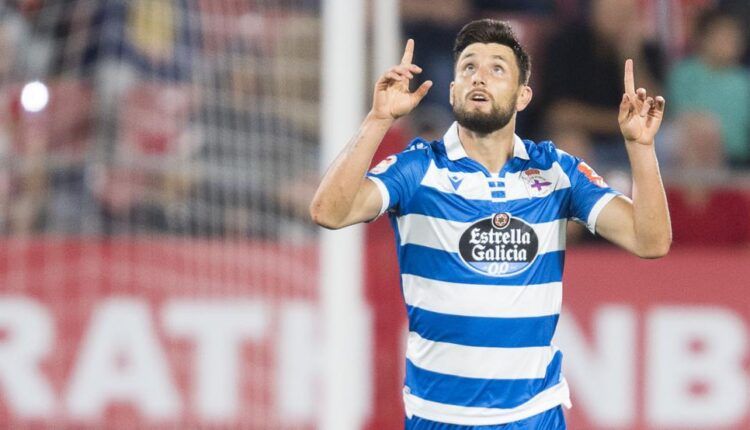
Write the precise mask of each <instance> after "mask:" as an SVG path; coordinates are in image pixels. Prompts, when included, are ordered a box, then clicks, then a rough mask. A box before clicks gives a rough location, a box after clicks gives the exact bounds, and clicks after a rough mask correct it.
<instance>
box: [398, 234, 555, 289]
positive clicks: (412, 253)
mask: <svg viewBox="0 0 750 430" xmlns="http://www.w3.org/2000/svg"><path fill="white" fill-rule="evenodd" d="M398 254H399V262H400V264H401V273H402V274H410V275H417V276H421V277H423V278H427V279H434V280H436V281H445V282H460V283H464V284H484V285H511V286H521V285H530V284H544V283H547V282H560V281H562V273H563V265H564V263H565V251H555V252H547V253H545V254H541V255H539V256H537V257H536V260H535V261H534V262H533V263H532V264H531V267H529V268H528V269H526V270H524V271H523V272H521V273H519V274H517V275H512V276H508V277H497V278H493V277H491V276H487V275H483V274H481V273H479V272H475V271H473V270H472V269H470V268H468V267H467V266H466V264H464V262H463V261H462V260H461V257H459V256H458V254H454V253H451V252H445V251H440V250H438V249H434V248H428V247H426V246H421V245H414V244H406V245H403V246H401V247H400V248H399V253H398Z"/></svg>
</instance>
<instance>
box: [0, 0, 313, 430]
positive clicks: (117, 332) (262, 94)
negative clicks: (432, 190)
mask: <svg viewBox="0 0 750 430" xmlns="http://www.w3.org/2000/svg"><path fill="white" fill-rule="evenodd" d="M319 8H320V6H319V2H318V1H312V0H278V1H262V0H45V1H42V0H17V1H11V2H3V3H2V5H0V52H2V55H0V160H1V161H2V168H0V230H1V231H2V237H0V242H1V243H0V421H1V422H3V423H6V425H8V426H9V427H11V428H18V429H22V428H39V425H40V424H41V425H43V426H45V427H54V428H78V427H81V426H84V427H90V428H115V429H116V428H121V429H126V428H127V429H129V428H152V427H154V428H188V427H189V428H197V427H205V426H208V427H209V428H210V427H211V426H221V428H225V427H233V428H252V429H284V428H311V427H313V426H314V424H315V413H316V411H315V405H316V399H315V398H316V381H315V377H316V376H315V366H316V363H315V356H316V354H317V353H318V351H317V350H316V340H315V339H316V337H317V336H318V333H317V330H316V326H317V324H316V321H317V317H316V302H317V285H316V280H317V276H318V262H317V257H316V255H317V254H316V252H315V251H316V247H317V242H318V238H317V233H316V229H315V228H314V227H313V226H312V225H311V224H310V223H309V222H308V221H307V207H308V203H309V198H310V196H311V195H312V192H313V191H314V186H315V184H316V182H317V177H318V153H319V148H318V140H319V139H318V133H319V132H318V129H319V118H318V117H319V109H318V104H319V73H318V69H319V58H320V52H319V51H320V24H319V21H320V10H319Z"/></svg>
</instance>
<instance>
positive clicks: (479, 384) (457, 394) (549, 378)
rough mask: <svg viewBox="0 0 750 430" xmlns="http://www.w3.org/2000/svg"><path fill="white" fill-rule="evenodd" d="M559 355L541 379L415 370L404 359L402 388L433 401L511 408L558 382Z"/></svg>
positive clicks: (412, 364)
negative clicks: (495, 377)
mask: <svg viewBox="0 0 750 430" xmlns="http://www.w3.org/2000/svg"><path fill="white" fill-rule="evenodd" d="M561 363H562V353H561V352H560V351H558V352H556V353H555V355H554V357H552V361H550V364H549V365H548V366H547V372H546V373H545V377H544V378H538V379H479V378H464V377H461V376H453V375H446V374H443V373H437V372H432V371H429V370H425V369H422V368H419V367H417V366H415V365H414V363H412V362H411V361H409V360H408V359H407V360H406V381H405V382H406V386H407V387H409V390H410V392H411V394H413V395H415V396H417V397H419V398H422V399H425V400H429V401H433V402H439V403H444V404H449V405H458V406H469V407H471V406H473V407H481V408H515V407H517V406H519V405H521V404H523V403H525V402H527V401H529V400H530V399H531V398H532V397H534V396H535V395H537V394H538V393H540V392H541V391H543V390H545V389H547V388H549V387H552V386H553V385H555V384H557V383H558V382H560V365H561Z"/></svg>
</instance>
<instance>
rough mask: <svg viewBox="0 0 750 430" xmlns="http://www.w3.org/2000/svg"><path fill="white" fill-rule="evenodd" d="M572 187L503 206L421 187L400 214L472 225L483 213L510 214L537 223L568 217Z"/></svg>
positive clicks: (510, 202)
mask: <svg viewBox="0 0 750 430" xmlns="http://www.w3.org/2000/svg"><path fill="white" fill-rule="evenodd" d="M569 199H570V188H564V189H562V190H557V191H553V192H552V193H550V195H548V196H547V197H543V198H533V199H527V198H523V199H516V200H509V201H506V202H503V203H493V202H492V201H490V200H469V199H465V198H463V197H461V196H459V195H457V194H448V193H443V192H440V191H438V190H436V189H434V188H431V187H425V186H420V187H419V189H418V190H417V192H416V193H414V196H413V197H412V199H411V201H410V202H409V204H408V205H407V206H406V207H404V208H402V212H401V215H407V214H420V215H427V216H431V217H436V218H443V219H447V220H451V221H459V222H471V221H476V220H477V219H479V218H484V217H483V216H481V214H493V213H497V212H510V213H511V214H512V215H513V216H516V217H519V218H523V219H524V220H525V221H526V222H529V223H533V224H537V223H542V222H550V221H555V220H558V219H561V218H568V216H569V211H568V201H569Z"/></svg>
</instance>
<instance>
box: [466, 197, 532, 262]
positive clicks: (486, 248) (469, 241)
mask: <svg viewBox="0 0 750 430" xmlns="http://www.w3.org/2000/svg"><path fill="white" fill-rule="evenodd" d="M458 248H459V254H460V255H461V259H462V260H463V261H464V263H465V264H466V265H467V266H469V267H470V268H471V269H473V270H475V271H477V272H479V273H482V274H485V275H489V276H511V275H515V274H517V273H519V272H522V271H523V270H525V269H526V268H527V267H529V266H530V265H531V263H533V262H534V260H535V259H536V256H537V254H538V251H539V238H538V237H537V235H536V232H535V231H534V229H533V228H532V227H531V226H530V225H529V224H527V223H526V221H524V220H522V219H520V218H514V217H512V216H511V215H510V214H509V213H506V212H501V213H497V214H495V215H493V216H491V217H489V218H485V219H483V220H480V221H477V222H475V223H474V224H472V225H471V226H470V227H469V228H467V229H466V231H464V233H463V234H462V235H461V239H460V240H459V244H458Z"/></svg>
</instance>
